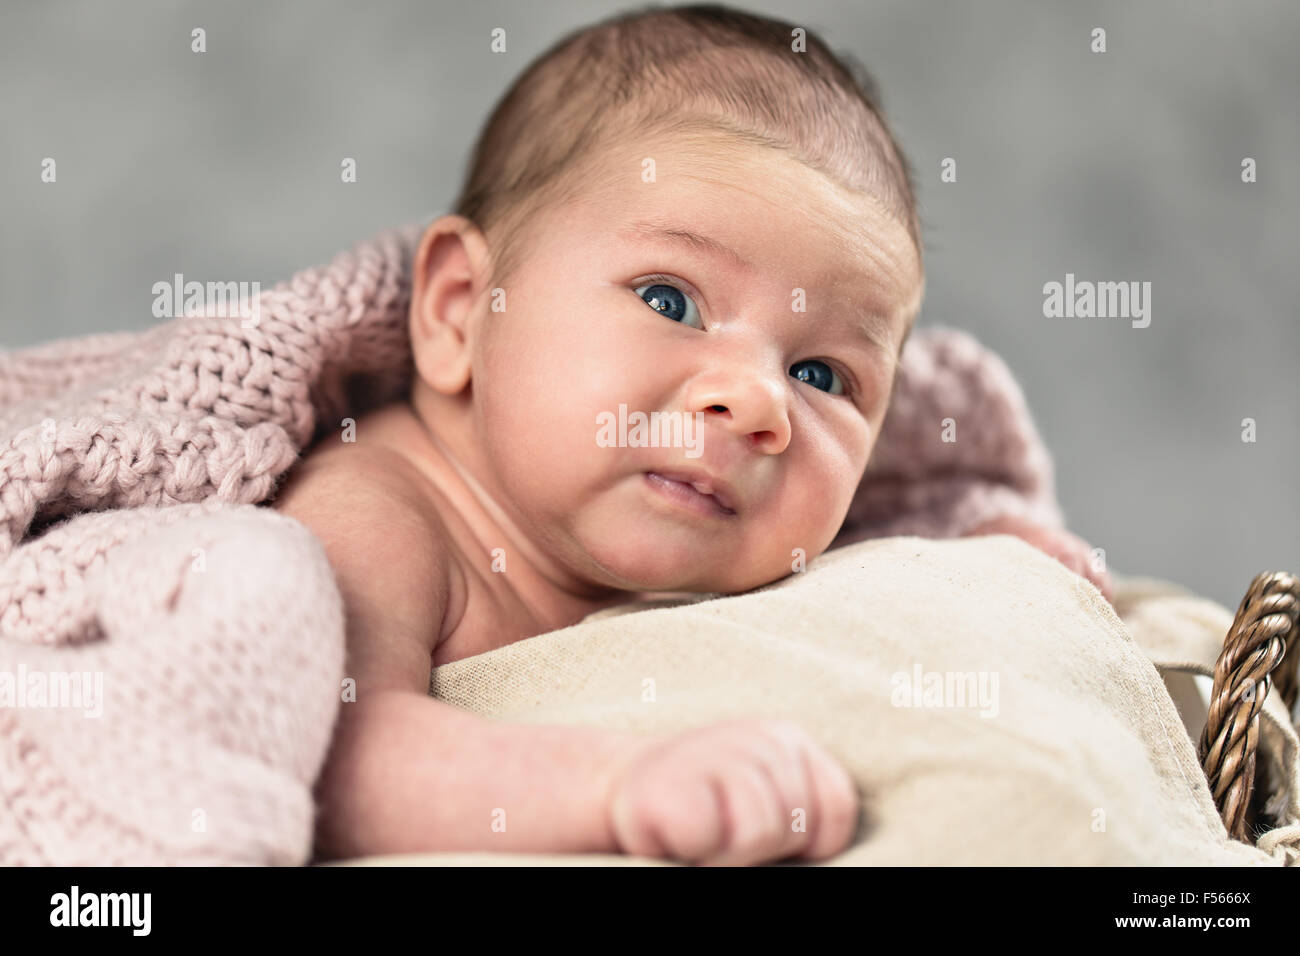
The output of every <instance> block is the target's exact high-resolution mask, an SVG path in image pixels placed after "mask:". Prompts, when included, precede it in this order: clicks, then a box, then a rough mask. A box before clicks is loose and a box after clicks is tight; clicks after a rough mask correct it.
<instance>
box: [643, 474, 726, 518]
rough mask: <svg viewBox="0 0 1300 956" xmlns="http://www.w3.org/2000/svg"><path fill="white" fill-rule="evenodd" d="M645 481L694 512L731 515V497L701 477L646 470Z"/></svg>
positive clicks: (721, 515)
mask: <svg viewBox="0 0 1300 956" xmlns="http://www.w3.org/2000/svg"><path fill="white" fill-rule="evenodd" d="M645 476H646V483H647V484H648V485H649V486H650V487H651V488H652V489H654V490H655V491H656V492H658V493H659V494H661V495H663V496H665V497H666V498H669V499H670V500H673V501H676V502H677V503H678V504H680V505H682V506H684V507H686V508H688V509H690V510H691V511H694V512H695V513H696V514H702V515H713V516H718V517H732V516H734V515H735V514H736V512H735V510H734V509H733V508H731V507H730V505H731V503H732V502H731V497H730V495H729V494H728V493H727V492H726V491H725V490H724V489H722V488H716V487H715V486H714V485H713V483H712V482H710V481H708V480H707V479H703V478H694V477H692V476H690V475H685V474H681V473H677V472H658V471H647V472H646V473H645Z"/></svg>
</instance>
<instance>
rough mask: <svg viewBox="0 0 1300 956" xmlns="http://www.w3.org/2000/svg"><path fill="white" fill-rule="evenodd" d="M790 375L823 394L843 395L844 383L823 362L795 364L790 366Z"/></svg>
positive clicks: (812, 361) (813, 361)
mask: <svg viewBox="0 0 1300 956" xmlns="http://www.w3.org/2000/svg"><path fill="white" fill-rule="evenodd" d="M790 374H791V375H793V376H794V377H795V378H797V379H798V380H799V381H801V382H807V383H808V384H809V385H811V386H812V387H813V388H820V389H821V390H822V391H823V392H830V393H831V394H832V395H843V394H844V383H843V382H842V381H840V377H839V376H838V375H836V374H835V371H834V370H833V369H832V368H831V367H830V366H829V365H827V364H826V363H825V362H818V361H815V360H809V361H807V362H796V363H795V364H794V365H792V366H790Z"/></svg>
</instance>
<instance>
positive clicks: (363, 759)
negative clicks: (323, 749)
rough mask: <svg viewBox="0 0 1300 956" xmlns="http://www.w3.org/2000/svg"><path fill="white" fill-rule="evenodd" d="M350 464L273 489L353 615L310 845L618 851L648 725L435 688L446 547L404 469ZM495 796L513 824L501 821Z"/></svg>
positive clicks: (364, 851) (324, 854)
mask: <svg viewBox="0 0 1300 956" xmlns="http://www.w3.org/2000/svg"><path fill="white" fill-rule="evenodd" d="M357 465H358V466H359V467H353V466H352V465H349V467H348V468H347V469H346V470H339V469H332V470H327V469H317V470H313V469H312V463H311V462H309V461H308V462H304V463H300V465H299V472H297V473H295V476H294V478H293V479H292V480H291V482H290V483H289V484H288V485H287V486H286V487H285V489H284V490H283V491H282V492H281V493H280V494H279V496H277V499H276V501H275V507H276V508H277V510H280V511H282V512H283V513H285V514H288V515H289V516H291V517H293V518H296V519H297V520H299V521H301V522H303V524H305V525H307V526H308V528H310V530H311V531H312V532H313V533H314V534H315V535H316V536H317V537H318V538H319V539H320V540H321V542H322V544H323V546H324V547H325V550H326V554H327V556H328V557H329V560H330V564H331V566H332V567H333V568H334V571H335V577H336V580H337V582H338V585H339V588H340V591H341V592H342V594H343V600H344V606H345V610H346V615H347V664H346V668H345V676H347V677H351V678H354V679H355V681H356V700H355V702H347V701H345V702H343V703H341V704H340V709H339V719H338V723H337V724H336V726H335V730H334V741H333V744H332V745H331V748H330V752H329V755H328V756H327V758H326V764H325V767H324V769H323V771H322V773H321V776H320V777H319V779H318V782H317V785H316V797H317V800H318V804H319V806H318V816H317V835H316V848H315V850H316V857H317V859H336V858H345V857H356V856H363V855H374V854H383V853H417V852H434V851H451V850H466V851H472V850H500V851H516V852H584V851H590V852H608V853H615V852H618V850H617V848H616V846H615V842H614V835H613V833H612V832H611V827H610V824H609V822H608V812H607V809H606V808H607V806H608V803H609V799H610V798H609V794H608V790H609V789H610V787H611V785H612V775H613V774H614V772H615V770H616V768H617V767H619V766H620V764H621V763H622V762H625V761H626V760H628V759H630V757H631V754H632V753H633V752H634V751H636V750H639V749H640V747H641V746H642V745H644V744H645V742H646V741H645V740H644V738H639V737H633V736H630V735H624V734H619V733H614V732H607V731H601V730H595V729H584V728H570V727H553V726H529V725H522V724H506V723H499V722H495V721H491V720H488V719H486V718H483V717H479V716H477V715H475V714H472V713H470V712H468V711H464V710H461V709H459V708H457V707H454V706H452V705H450V704H447V703H444V702H442V701H439V700H435V699H434V698H432V697H430V696H428V686H429V672H430V667H431V661H432V654H433V649H434V647H435V646H436V643H437V640H438V639H439V637H440V635H441V633H442V622H443V619H444V615H445V612H446V609H447V605H448V599H449V596H450V586H449V582H450V580H451V578H450V573H449V571H450V564H449V561H450V558H449V556H448V553H447V550H446V548H445V547H444V546H443V545H442V543H441V541H440V540H439V539H438V537H437V536H436V535H434V534H431V533H430V529H429V527H428V524H427V523H426V522H425V521H423V520H421V518H420V517H419V512H418V509H416V508H414V507H412V506H411V505H412V502H411V501H410V500H409V493H408V491H407V490H406V489H404V488H403V486H402V481H401V479H398V478H396V477H395V476H396V475H397V474H399V471H398V469H396V468H394V467H392V463H390V464H389V466H388V467H384V466H383V464H382V463H380V462H372V461H367V462H365V463H361V462H360V460H359V459H358V461H357ZM498 808H500V809H501V810H504V811H505V812H506V816H505V819H504V820H503V821H501V822H504V824H505V826H504V829H502V828H501V827H500V823H498V827H497V829H496V830H494V828H493V822H494V812H495V811H496V810H497V809H498ZM495 819H497V820H500V817H499V815H498V816H497V817H496V818H495Z"/></svg>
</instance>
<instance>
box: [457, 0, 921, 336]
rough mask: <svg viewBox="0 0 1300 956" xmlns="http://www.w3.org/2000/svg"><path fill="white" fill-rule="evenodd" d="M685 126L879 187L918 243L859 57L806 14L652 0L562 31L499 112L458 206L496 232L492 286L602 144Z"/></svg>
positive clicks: (577, 182)
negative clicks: (535, 222)
mask: <svg viewBox="0 0 1300 956" xmlns="http://www.w3.org/2000/svg"><path fill="white" fill-rule="evenodd" d="M796 30H802V31H803V33H802V36H801V37H800V35H799V34H796V33H795V31H796ZM800 39H801V40H802V44H803V51H801V52H796V49H797V48H798V47H797V43H798V42H799V40H800ZM688 133H704V134H711V135H713V136H716V135H717V134H719V133H725V134H729V135H731V136H733V137H735V138H737V139H739V140H741V141H744V142H747V143H749V144H752V145H757V146H765V147H769V148H774V149H778V150H782V151H784V152H786V153H788V154H790V155H792V156H793V157H795V158H796V159H798V160H800V161H801V162H803V163H805V164H806V165H808V166H810V167H812V168H813V169H816V170H818V171H820V172H822V173H824V174H826V175H827V176H829V177H830V178H831V179H832V180H834V181H836V182H839V183H840V184H842V185H843V186H845V187H847V188H849V189H852V190H854V191H857V192H862V193H866V194H869V195H871V196H873V197H875V198H876V199H877V200H878V201H879V202H881V203H882V204H883V206H884V208H885V209H886V210H887V211H888V212H889V214H890V215H892V216H893V217H894V218H895V219H896V220H898V221H899V222H900V223H902V224H903V225H904V226H906V227H907V230H908V232H909V234H910V235H911V237H912V242H913V244H914V245H915V247H916V250H917V255H918V256H920V255H921V239H920V232H921V229H920V221H919V215H918V212H917V206H916V201H915V197H914V193H913V189H912V179H913V176H912V171H911V169H910V166H909V164H908V162H907V160H906V158H905V157H904V156H903V153H902V150H901V149H900V148H899V147H898V144H897V143H896V142H895V141H894V137H893V135H892V133H891V132H890V130H889V127H888V126H887V125H886V123H885V120H884V117H883V112H882V107H881V104H880V96H879V93H878V91H877V88H876V84H875V81H874V80H873V79H872V78H871V76H870V75H869V74H868V73H867V71H866V70H865V68H863V67H862V66H861V64H860V63H859V62H858V61H857V60H856V59H854V58H853V57H852V56H851V55H848V54H840V55H838V56H837V55H836V54H835V53H832V52H831V50H830V49H829V48H828V47H827V46H826V44H825V43H824V42H823V41H822V40H821V39H820V38H819V37H818V36H817V35H816V34H815V33H814V32H813V31H812V30H809V29H808V28H806V27H798V26H797V25H795V24H791V23H786V22H783V21H780V20H773V19H769V18H766V17H761V16H757V15H754V14H750V13H744V12H741V11H738V10H733V9H730V8H728V7H725V6H721V5H718V4H702V5H694V6H681V7H664V6H662V5H658V4H652V5H649V6H645V7H640V8H637V9H634V10H632V11H629V12H626V13H623V14H620V15H618V16H616V17H611V18H609V19H606V20H603V21H601V22H599V23H596V24H594V25H592V26H589V27H585V28H582V29H581V30H577V31H574V32H572V33H570V34H568V35H566V36H565V37H563V38H561V39H560V40H559V41H557V42H556V43H555V44H554V45H553V46H551V47H550V48H549V49H548V50H546V51H545V52H544V53H542V54H541V55H540V56H538V57H537V58H536V59H535V60H533V62H532V63H531V64H530V65H529V66H528V67H527V69H525V71H524V72H523V73H522V74H521V75H520V76H519V77H518V79H516V80H515V82H514V84H513V85H512V86H511V87H510V89H509V90H507V92H506V93H505V95H504V96H503V97H502V98H501V100H500V102H498V104H497V106H496V108H495V109H494V110H493V112H492V115H491V117H490V118H489V120H488V122H487V125H486V126H485V127H484V128H483V131H482V132H481V134H480V135H479V138H478V141H477V143H476V144H475V147H474V152H473V155H472V158H471V161H470V164H469V168H468V172H467V175H466V179H465V183H464V186H463V188H462V190H461V193H460V196H459V197H458V199H457V201H456V204H455V212H456V213H457V214H458V215H461V216H464V217H466V218H467V219H470V220H471V221H473V222H474V223H475V224H476V225H477V226H478V227H479V228H480V229H481V230H482V231H483V232H484V234H485V235H486V236H487V237H488V241H489V246H490V248H491V249H492V256H493V260H492V261H493V275H492V284H493V286H502V285H505V284H506V282H507V281H508V280H509V278H510V276H512V275H513V273H514V270H515V269H516V267H517V266H518V263H519V257H520V255H521V253H522V250H523V249H524V247H525V239H524V237H525V235H526V233H527V230H528V224H529V222H530V219H531V218H532V217H533V216H535V215H536V213H537V212H538V210H541V209H545V208H548V207H551V206H552V204H563V203H565V202H573V201H575V200H576V199H578V198H579V197H580V196H581V194H582V193H583V192H585V191H586V190H588V189H590V188H591V187H592V186H593V185H594V184H596V182H597V179H596V177H597V176H599V175H600V172H601V170H600V167H599V164H598V163H597V161H596V157H597V156H598V154H599V153H601V152H602V151H604V150H607V149H608V148H609V147H610V146H612V145H616V144H618V143H620V142H622V141H625V140H626V139H628V138H630V137H631V136H633V135H645V134H688ZM603 172H604V173H605V174H606V175H608V174H610V172H611V171H610V170H603ZM624 174H625V175H636V174H637V171H631V172H627V171H625V173H624ZM916 305H917V306H918V307H919V301H918V302H917V303H916ZM914 318H915V313H913V314H912V315H910V316H908V323H907V329H906V334H905V335H904V342H905V341H906V339H907V336H908V335H910V333H911V327H912V324H913V320H914ZM902 344H903V343H902V342H900V343H899V348H900V350H901V348H902Z"/></svg>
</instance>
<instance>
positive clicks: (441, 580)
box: [271, 446, 457, 689]
mask: <svg viewBox="0 0 1300 956" xmlns="http://www.w3.org/2000/svg"><path fill="white" fill-rule="evenodd" d="M271 507H272V508H274V509H276V510H277V511H280V512H281V513H283V514H286V515H288V516H289V517H292V518H294V519H296V520H298V521H300V522H302V523H303V524H304V525H306V526H307V528H308V530H310V531H311V532H312V533H313V534H314V535H315V536H316V537H317V538H318V539H319V540H320V541H321V543H322V545H323V546H324V548H325V552H326V556H327V557H328V559H329V561H330V565H331V566H332V568H333V569H334V572H335V578H336V581H337V583H338V586H339V591H340V593H341V594H342V596H343V600H344V604H345V606H346V613H347V629H348V645H349V659H350V660H354V661H357V662H358V665H359V666H360V667H361V669H363V670H364V671H365V672H366V673H365V674H364V675H362V674H358V675H355V676H357V679H358V686H360V685H361V683H362V680H363V677H364V678H365V679H366V682H367V683H369V684H370V686H372V687H376V686H378V685H379V684H381V683H382V684H383V685H384V686H402V687H405V686H408V685H410V686H411V688H412V689H414V688H416V687H420V688H423V687H427V677H428V675H427V664H428V661H429V660H430V659H431V656H432V654H433V652H434V651H435V649H436V647H437V645H438V643H439V641H440V640H441V639H442V638H443V637H444V636H445V633H444V624H445V623H446V621H447V620H448V616H449V612H451V610H452V608H451V605H452V604H453V603H454V600H453V599H454V598H455V597H456V594H455V593H454V592H455V590H457V589H454V588H453V581H454V580H455V578H456V573H457V572H456V568H455V558H454V555H453V552H452V549H451V548H450V547H449V544H448V541H449V538H448V535H447V532H446V529H445V528H443V527H442V522H441V520H440V519H439V518H438V516H437V515H436V514H434V513H433V511H432V509H431V508H430V507H429V505H428V502H427V500H426V498H425V497H424V496H422V495H421V494H420V493H419V491H418V487H417V485H416V483H415V478H414V477H413V475H412V473H411V471H410V468H409V466H408V465H407V464H406V463H405V461H404V460H403V459H402V458H401V456H400V455H398V454H396V453H395V452H390V451H387V450H384V449H380V448H376V447H373V446H371V447H366V448H363V447H358V446H343V447H336V448H328V449H318V450H314V451H312V452H309V453H308V455H307V456H305V457H304V458H303V459H302V460H301V461H299V462H298V463H297V464H296V465H295V466H294V468H293V469H292V470H291V472H290V474H289V478H288V480H287V481H286V483H285V484H284V486H283V487H282V488H281V489H280V491H279V493H278V494H277V495H276V497H275V499H274V501H273V502H272V503H271ZM421 660H422V661H423V663H421Z"/></svg>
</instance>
